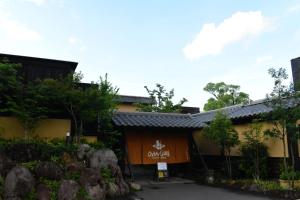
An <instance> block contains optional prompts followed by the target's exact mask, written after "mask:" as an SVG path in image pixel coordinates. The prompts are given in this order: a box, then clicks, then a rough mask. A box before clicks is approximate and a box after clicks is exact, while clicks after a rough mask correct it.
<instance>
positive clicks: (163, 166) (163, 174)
mask: <svg viewBox="0 0 300 200" xmlns="http://www.w3.org/2000/svg"><path fill="white" fill-rule="evenodd" d="M168 177H169V175H168V165H167V163H166V162H158V163H157V178H158V181H160V180H165V179H166V178H168Z"/></svg>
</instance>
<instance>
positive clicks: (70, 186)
mask: <svg viewBox="0 0 300 200" xmlns="http://www.w3.org/2000/svg"><path fill="white" fill-rule="evenodd" d="M79 189H80V186H79V184H78V183H76V181H73V180H63V181H62V183H61V185H60V187H59V190H58V194H57V196H58V200H76V199H77V194H78V191H79Z"/></svg>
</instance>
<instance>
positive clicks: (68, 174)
mask: <svg viewBox="0 0 300 200" xmlns="http://www.w3.org/2000/svg"><path fill="white" fill-rule="evenodd" d="M65 179H68V180H74V181H77V182H78V181H79V179H80V172H76V171H75V172H72V171H68V172H66V173H65Z"/></svg>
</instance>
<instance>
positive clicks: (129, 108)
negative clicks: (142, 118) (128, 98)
mask: <svg viewBox="0 0 300 200" xmlns="http://www.w3.org/2000/svg"><path fill="white" fill-rule="evenodd" d="M137 108H138V107H137V106H136V105H133V104H119V105H118V106H117V109H118V111H122V112H137Z"/></svg>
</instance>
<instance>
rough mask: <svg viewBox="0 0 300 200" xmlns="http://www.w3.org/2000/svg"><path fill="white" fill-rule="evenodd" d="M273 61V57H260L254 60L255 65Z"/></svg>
mask: <svg viewBox="0 0 300 200" xmlns="http://www.w3.org/2000/svg"><path fill="white" fill-rule="evenodd" d="M272 59H273V56H262V57H257V58H256V63H257V64H261V63H265V62H268V61H270V60H272Z"/></svg>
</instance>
